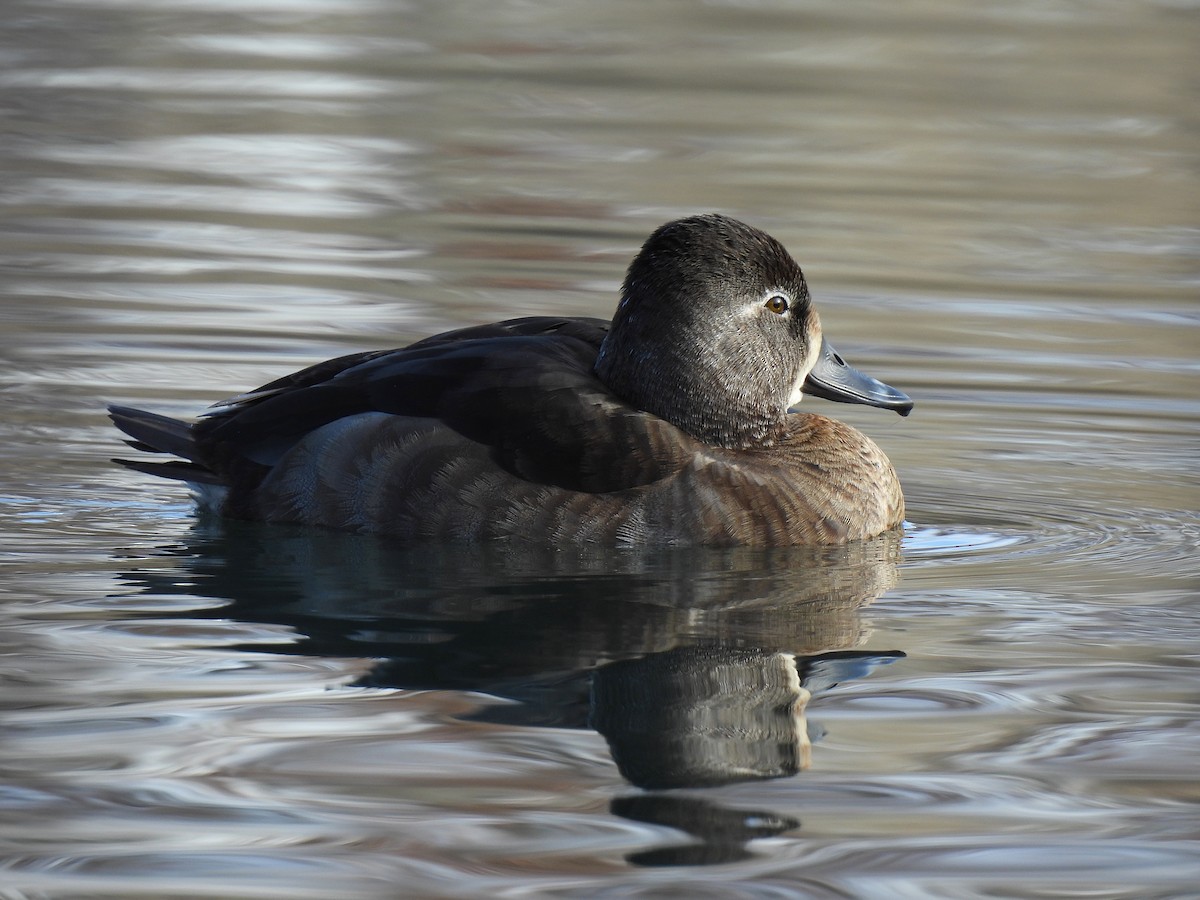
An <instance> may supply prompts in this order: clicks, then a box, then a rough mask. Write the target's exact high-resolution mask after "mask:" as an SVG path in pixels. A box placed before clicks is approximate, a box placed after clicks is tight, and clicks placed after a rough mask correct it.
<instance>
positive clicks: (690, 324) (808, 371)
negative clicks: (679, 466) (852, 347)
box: [596, 214, 913, 447]
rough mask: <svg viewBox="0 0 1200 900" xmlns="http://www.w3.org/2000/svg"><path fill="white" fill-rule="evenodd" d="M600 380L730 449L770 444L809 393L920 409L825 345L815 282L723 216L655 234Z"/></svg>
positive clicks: (632, 275)
mask: <svg viewBox="0 0 1200 900" xmlns="http://www.w3.org/2000/svg"><path fill="white" fill-rule="evenodd" d="M596 375H597V376H598V377H599V378H600V379H601V380H602V381H603V382H604V383H605V384H607V385H608V387H609V388H610V389H611V390H613V391H614V392H615V393H616V394H617V395H618V396H620V397H622V398H623V399H625V400H626V401H628V402H629V403H632V404H633V405H635V406H637V407H639V408H641V409H644V410H646V411H648V412H652V413H654V414H655V415H657V416H659V417H660V418H663V419H666V420H667V421H669V422H671V423H672V424H674V425H677V426H678V427H680V428H682V429H683V430H684V431H687V432H688V433H689V434H691V435H693V436H694V437H696V438H699V439H700V440H703V441H705V442H707V443H712V444H717V445H719V446H723V447H749V446H755V445H761V444H763V443H768V442H770V441H771V440H772V438H773V436H774V435H775V434H777V433H779V431H780V430H781V429H782V428H783V426H784V421H785V419H784V417H785V416H786V415H787V412H788V409H789V408H791V407H793V406H795V405H796V404H797V403H799V402H800V400H801V398H802V396H803V394H806V393H808V394H813V395H815V396H820V397H824V398H826V399H829V400H839V401H842V402H847V403H865V404H867V405H870V406H878V407H882V408H884V409H894V410H896V411H897V412H899V413H900V414H901V415H907V414H908V412H909V411H910V410H911V409H912V406H913V404H912V401H911V400H909V398H908V397H907V396H905V395H904V394H902V393H901V392H900V391H898V390H896V389H895V388H892V387H889V386H888V385H886V384H883V383H882V382H880V381H876V380H875V379H874V378H871V377H869V376H867V375H864V374H862V373H861V372H858V371H857V370H855V369H854V368H852V367H850V366H848V365H847V364H846V363H845V362H844V361H843V360H842V358H841V356H840V355H838V353H837V352H836V351H835V350H834V349H833V347H832V346H830V345H829V344H828V343H827V342H826V341H825V340H824V339H823V337H822V334H821V320H820V319H819V318H818V316H817V311H816V309H815V308H814V307H813V304H812V300H811V298H810V297H809V293H808V285H807V284H806V283H805V281H804V274H803V273H802V272H801V271H800V267H799V266H798V265H796V262H795V260H793V259H792V257H791V256H790V255H789V254H788V252H787V250H785V249H784V248H783V245H782V244H780V243H779V242H778V241H777V240H775V239H774V238H773V237H771V236H770V235H768V234H766V233H764V232H762V231H759V230H758V229H757V228H752V227H750V226H749V225H746V224H744V223H743V222H739V221H737V220H736V219H731V218H728V217H727V216H722V215H716V214H711V215H703V216H692V217H690V218H687V219H679V220H678V221H675V222H670V223H668V224H666V225H663V226H662V227H661V228H659V229H658V230H657V231H655V232H654V233H653V234H652V235H650V237H649V239H648V240H647V241H646V243H645V244H644V245H643V246H642V249H641V252H639V253H638V255H637V257H636V258H635V259H634V260H633V263H632V264H631V265H630V266H629V272H628V273H627V274H626V276H625V284H624V286H623V288H622V294H621V302H620V304H619V305H618V306H617V312H616V315H615V316H614V317H613V321H612V328H611V330H610V331H609V334H608V336H607V337H606V338H605V340H604V344H603V345H602V346H601V348H600V353H599V355H598V357H597V359H596Z"/></svg>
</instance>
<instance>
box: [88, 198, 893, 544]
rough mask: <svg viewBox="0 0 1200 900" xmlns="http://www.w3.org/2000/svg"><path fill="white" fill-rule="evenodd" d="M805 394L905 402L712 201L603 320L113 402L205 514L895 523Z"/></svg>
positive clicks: (122, 420) (312, 518)
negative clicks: (856, 362) (182, 409)
mask: <svg viewBox="0 0 1200 900" xmlns="http://www.w3.org/2000/svg"><path fill="white" fill-rule="evenodd" d="M805 397H818V398H823V399H825V400H832V401H838V402H844V403H857V404H865V405H868V406H873V407H878V408H881V409H887V410H893V411H895V412H897V413H899V414H900V415H902V416H906V415H908V413H909V412H910V411H911V410H912V409H913V401H912V400H911V399H910V398H909V397H908V396H907V395H906V394H904V393H903V392H901V391H899V390H897V389H896V388H893V387H891V386H890V385H887V384H885V383H883V382H881V381H878V380H876V379H875V378H872V377H870V376H868V375H866V374H864V373H862V372H859V371H858V370H857V369H855V368H853V367H852V366H850V365H849V364H848V363H847V362H846V361H845V360H844V359H843V357H842V356H841V355H840V354H839V353H838V352H837V351H836V350H835V349H834V348H833V346H832V344H830V342H829V341H828V340H826V339H825V337H824V335H823V333H822V330H821V321H820V318H819V317H818V315H817V310H816V307H815V305H814V303H813V301H812V298H811V296H810V294H809V289H808V284H807V282H806V281H805V278H804V275H803V273H802V272H801V270H800V267H799V265H797V263H796V262H795V261H794V260H793V258H792V257H791V255H790V254H789V253H788V251H787V250H786V249H785V248H784V246H783V245H782V244H781V243H780V242H779V241H777V240H776V239H775V238H773V237H771V236H770V235H768V234H766V233H765V232H764V231H761V230H759V229H758V228H755V227H753V226H750V225H747V224H745V223H743V222H741V221H739V220H737V219H734V218H731V217H729V216H726V215H722V214H719V213H710V214H705V215H695V216H690V217H686V218H681V219H678V220H675V221H672V222H668V223H667V224H665V225H663V226H661V227H660V228H658V229H657V230H655V231H654V232H653V233H652V234H651V235H650V237H649V238H648V239H647V240H646V241H645V243H644V244H643V246H642V248H641V250H640V251H639V252H638V254H637V255H636V257H635V258H634V259H633V261H632V263H631V264H630V265H629V268H628V271H627V273H626V275H625V279H624V282H623V284H622V287H621V293H620V299H619V302H618V304H617V308H616V312H615V314H614V316H613V318H612V320H611V321H605V320H603V319H599V318H586V317H554V316H533V317H524V318H516V319H508V320H506V321H501V322H496V323H492V324H485V325H474V326H468V327H464V328H459V329H456V330H453V331H449V332H446V333H443V334H438V335H434V336H433V337H428V338H425V339H424V340H420V341H417V342H416V343H413V344H410V345H408V346H406V347H402V348H399V349H394V350H372V351H367V352H362V353H354V354H350V355H347V356H340V357H338V358H336V359H331V360H327V361H325V362H320V363H317V364H315V365H312V366H310V367H308V368H305V369H302V370H301V371H298V372H294V373H292V374H289V375H285V376H284V377H282V378H279V379H277V380H275V381H272V382H270V383H268V384H265V385H263V386H262V387H259V388H257V389H255V390H252V391H250V392H248V393H244V394H240V395H238V396H235V397H231V398H229V399H227V400H223V401H220V402H219V403H216V404H214V405H213V406H212V407H210V408H209V409H208V410H207V411H206V412H204V413H203V414H202V415H201V416H200V417H199V418H198V420H197V421H195V422H186V421H182V420H178V419H173V418H169V417H167V416H163V415H159V414H157V413H153V412H149V411H146V410H141V409H136V408H132V407H128V406H119V405H114V406H110V407H109V414H110V416H111V418H112V420H113V422H114V424H115V425H116V426H117V428H119V429H120V430H121V431H122V432H124V434H125V435H126V437H127V438H128V440H127V441H126V443H127V444H129V445H130V446H131V447H133V448H134V449H136V450H138V451H144V452H145V453H148V454H157V455H159V456H160V457H161V456H162V455H164V454H166V455H170V456H171V457H173V458H172V459H169V460H161V459H158V460H155V459H153V458H151V457H148V456H141V457H138V458H135V459H116V460H114V462H117V463H119V464H121V465H123V466H125V467H127V468H129V469H133V470H137V471H139V472H143V473H148V474H152V475H156V476H162V477H166V478H170V479H175V480H179V481H183V482H186V483H187V484H188V485H189V486H190V487H191V489H192V492H193V495H194V497H195V499H196V501H197V505H198V507H199V508H200V509H201V510H205V511H208V512H211V513H215V514H217V515H219V516H223V517H226V518H229V519H238V520H250V521H261V522H268V523H277V524H291V525H303V526H314V527H322V528H326V529H334V530H339V531H350V532H364V533H373V534H377V535H382V536H386V537H387V538H390V539H395V540H399V541H402V542H405V543H410V544H416V543H420V542H452V543H453V542H462V543H480V542H487V541H514V542H522V543H530V542H532V543H536V544H543V545H546V546H549V547H568V546H578V545H607V546H612V547H629V546H654V545H661V546H706V545H707V546H763V547H772V546H799V545H830V544H844V543H847V542H849V541H859V540H865V539H868V538H871V537H874V536H877V535H880V534H882V533H884V532H886V531H889V530H893V529H899V528H901V527H902V524H903V521H904V515H905V509H904V497H903V493H902V491H901V487H900V481H899V479H898V477H897V475H896V471H895V469H894V468H893V467H892V464H891V462H890V461H889V460H888V458H887V456H885V455H884V453H883V451H882V450H881V449H880V448H879V447H878V446H877V445H876V444H875V442H874V441H872V440H871V439H870V438H868V437H867V436H866V435H864V434H863V433H861V432H860V431H858V430H857V429H855V428H852V427H851V426H849V425H846V424H844V423H842V422H839V421H838V420H836V419H832V418H828V417H826V416H823V415H820V414H818V413H811V412H800V411H799V410H797V409H796V407H797V406H798V405H799V404H800V402H801V400H802V399H804V398H805Z"/></svg>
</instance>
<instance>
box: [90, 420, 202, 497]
mask: <svg viewBox="0 0 1200 900" xmlns="http://www.w3.org/2000/svg"><path fill="white" fill-rule="evenodd" d="M108 414H109V417H110V418H111V419H112V420H113V424H114V425H116V426H117V427H118V428H119V429H121V431H123V432H125V434H127V435H129V437H131V438H133V440H130V441H126V442H125V443H127V444H129V446H130V447H133V448H134V449H135V450H142V451H145V452H147V453H170V454H171V455H173V456H179V457H182V460H172V461H170V462H142V461H141V460H133V459H114V460H113V462H116V463H119V464H120V465H123V466H125V467H126V468H129V469H134V470H136V471H138V472H146V473H148V474H150V475H158V476H161V477H163V478H174V479H176V480H179V481H192V482H198V483H201V484H224V481H223V480H222V479H221V478H220V476H218V475H217V474H216V473H215V472H213V471H212V470H211V469H209V468H208V467H207V466H205V465H204V464H203V463H200V462H198V461H197V460H196V456H197V452H196V441H195V438H194V436H193V434H192V426H191V425H189V424H188V423H187V422H181V421H180V420H179V419H172V418H170V417H168V416H160V415H159V414H158V413H152V412H147V411H146V410H144V409H134V408H133V407H131V406H110V407H109V408H108ZM183 460H186V462H184V461H183Z"/></svg>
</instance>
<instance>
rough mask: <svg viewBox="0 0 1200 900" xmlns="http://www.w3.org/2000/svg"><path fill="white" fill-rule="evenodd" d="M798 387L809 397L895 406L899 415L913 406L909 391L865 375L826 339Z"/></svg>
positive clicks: (904, 413) (888, 407) (884, 406)
mask: <svg viewBox="0 0 1200 900" xmlns="http://www.w3.org/2000/svg"><path fill="white" fill-rule="evenodd" d="M801 390H802V391H803V392H804V393H805V394H808V395H809V396H811V397H822V398H824V399H826V400H836V401H837V402H838V403H863V404H865V405H867V406H878V407H879V408H880V409H894V410H895V411H896V412H898V413H900V415H902V416H907V415H908V414H909V413H910V412H912V408H913V402H912V400H910V399H909V397H908V394H905V393H903V392H902V391H898V390H896V389H895V388H894V387H892V386H891V385H888V384H884V383H883V382H882V381H878V380H876V379H874V378H872V377H871V376H870V375H864V374H863V373H862V372H860V371H858V369H856V368H854V366H851V365H849V364H847V363H846V361H845V360H844V359H842V357H841V354H839V353H838V352H837V351H836V350H834V349H833V346H832V345H831V344H830V343H829V341H825V340H823V341H822V342H821V358H820V359H819V360H817V365H816V366H815V367H814V368H813V370H812V371H811V372H809V373H808V378H806V379H805V381H804V387H803V388H801Z"/></svg>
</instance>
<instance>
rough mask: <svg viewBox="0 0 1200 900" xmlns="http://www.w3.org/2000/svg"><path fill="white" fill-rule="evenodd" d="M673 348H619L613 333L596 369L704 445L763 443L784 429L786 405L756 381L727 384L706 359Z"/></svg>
mask: <svg viewBox="0 0 1200 900" xmlns="http://www.w3.org/2000/svg"><path fill="white" fill-rule="evenodd" d="M678 355H679V351H678V350H677V349H675V348H669V347H657V348H649V349H647V348H639V349H637V350H631V349H630V348H627V347H623V346H622V345H621V343H620V342H619V341H617V340H613V337H612V334H611V333H610V334H609V336H608V337H607V338H606V339H605V341H604V344H603V345H602V346H601V348H600V352H599V354H598V356H597V358H596V365H595V373H596V376H597V377H598V378H599V379H600V380H601V381H603V382H604V384H605V385H606V386H607V387H608V388H609V390H611V391H612V392H613V393H615V394H616V395H617V396H618V397H620V398H621V399H622V400H624V401H625V402H626V403H629V404H630V405H632V406H636V407H637V408H638V409H642V410H645V411H646V412H648V413H652V414H654V415H656V416H658V417H659V418H660V419H665V420H666V421H668V422H670V423H671V424H672V425H674V426H675V427H677V428H680V429H682V430H683V431H686V432H687V433H688V434H690V435H691V436H692V437H694V438H696V439H697V440H699V441H702V442H703V443H705V444H711V445H715V446H718V447H728V448H730V449H747V448H750V447H766V446H770V445H771V444H773V443H775V442H776V441H777V440H778V439H779V437H780V436H781V435H782V434H783V432H784V430H785V417H786V415H787V409H786V408H784V407H783V406H782V405H781V404H780V403H779V402H778V401H777V400H773V398H772V397H771V396H769V395H768V394H767V391H766V386H760V385H759V384H757V383H748V384H739V385H737V387H740V390H737V389H735V386H734V385H732V384H731V382H730V379H729V377H728V373H721V372H719V371H717V368H716V357H715V355H714V356H713V357H711V358H708V359H687V360H682V359H677V358H676V357H677V356H678Z"/></svg>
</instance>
